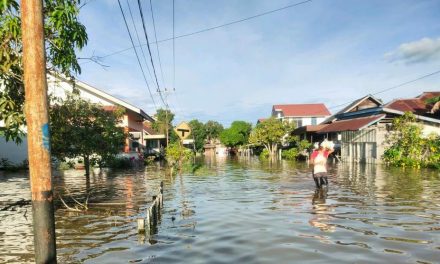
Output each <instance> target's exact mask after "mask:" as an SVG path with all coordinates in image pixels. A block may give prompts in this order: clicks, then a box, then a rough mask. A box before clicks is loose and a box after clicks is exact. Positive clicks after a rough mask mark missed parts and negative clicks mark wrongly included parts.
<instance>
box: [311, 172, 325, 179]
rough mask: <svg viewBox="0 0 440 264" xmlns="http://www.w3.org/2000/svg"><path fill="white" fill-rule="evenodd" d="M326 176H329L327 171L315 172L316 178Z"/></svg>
mask: <svg viewBox="0 0 440 264" xmlns="http://www.w3.org/2000/svg"><path fill="white" fill-rule="evenodd" d="M326 176H327V173H325V172H318V173H314V174H313V177H314V178H321V177H326Z"/></svg>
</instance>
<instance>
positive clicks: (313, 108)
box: [273, 104, 330, 116]
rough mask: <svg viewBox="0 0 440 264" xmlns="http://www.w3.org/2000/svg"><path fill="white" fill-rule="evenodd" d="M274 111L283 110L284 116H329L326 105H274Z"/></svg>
mask: <svg viewBox="0 0 440 264" xmlns="http://www.w3.org/2000/svg"><path fill="white" fill-rule="evenodd" d="M273 109H275V110H281V111H282V112H283V114H284V116H329V115H330V112H329V111H328V109H327V107H326V106H325V104H285V105H274V106H273Z"/></svg>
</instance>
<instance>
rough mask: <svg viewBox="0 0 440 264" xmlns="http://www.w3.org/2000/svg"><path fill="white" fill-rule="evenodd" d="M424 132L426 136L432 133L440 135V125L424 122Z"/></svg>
mask: <svg viewBox="0 0 440 264" xmlns="http://www.w3.org/2000/svg"><path fill="white" fill-rule="evenodd" d="M422 133H423V136H424V137H427V136H429V135H430V134H436V135H440V127H438V126H433V125H428V124H423V125H422Z"/></svg>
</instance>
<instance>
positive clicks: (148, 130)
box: [144, 125, 160, 135]
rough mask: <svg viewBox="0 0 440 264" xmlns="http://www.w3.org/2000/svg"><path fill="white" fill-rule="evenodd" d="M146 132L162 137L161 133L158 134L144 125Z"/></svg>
mask: <svg viewBox="0 0 440 264" xmlns="http://www.w3.org/2000/svg"><path fill="white" fill-rule="evenodd" d="M144 130H145V131H146V132H147V133H148V135H160V133H158V132H156V131H155V130H154V129H152V128H151V127H148V126H146V125H144Z"/></svg>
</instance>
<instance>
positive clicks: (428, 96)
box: [417, 92, 440, 101]
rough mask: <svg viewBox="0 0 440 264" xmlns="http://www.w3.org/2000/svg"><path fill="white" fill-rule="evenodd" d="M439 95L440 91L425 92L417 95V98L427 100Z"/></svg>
mask: <svg viewBox="0 0 440 264" xmlns="http://www.w3.org/2000/svg"><path fill="white" fill-rule="evenodd" d="M439 96H440V92H423V93H422V94H421V95H419V96H417V98H418V99H420V100H423V101H425V100H428V99H431V98H434V97H439Z"/></svg>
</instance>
